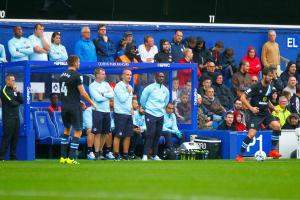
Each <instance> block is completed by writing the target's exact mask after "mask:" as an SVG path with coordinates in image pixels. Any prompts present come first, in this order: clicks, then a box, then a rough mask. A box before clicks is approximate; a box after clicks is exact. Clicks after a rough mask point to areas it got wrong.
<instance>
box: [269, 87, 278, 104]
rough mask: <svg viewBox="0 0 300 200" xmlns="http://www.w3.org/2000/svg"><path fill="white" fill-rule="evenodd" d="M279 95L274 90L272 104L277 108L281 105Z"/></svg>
mask: <svg viewBox="0 0 300 200" xmlns="http://www.w3.org/2000/svg"><path fill="white" fill-rule="evenodd" d="M278 98H279V97H278V93H277V91H276V90H272V93H271V100H270V101H271V103H272V104H273V106H277V105H278V104H279V102H278Z"/></svg>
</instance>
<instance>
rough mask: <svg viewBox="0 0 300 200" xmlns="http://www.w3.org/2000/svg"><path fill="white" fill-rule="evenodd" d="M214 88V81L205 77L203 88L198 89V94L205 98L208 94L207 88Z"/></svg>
mask: <svg viewBox="0 0 300 200" xmlns="http://www.w3.org/2000/svg"><path fill="white" fill-rule="evenodd" d="M210 87H212V81H211V78H210V77H209V76H205V77H204V78H203V82H202V87H198V89H197V92H198V94H200V95H202V96H204V95H205V93H206V90H207V88H210Z"/></svg>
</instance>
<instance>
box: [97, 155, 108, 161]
mask: <svg viewBox="0 0 300 200" xmlns="http://www.w3.org/2000/svg"><path fill="white" fill-rule="evenodd" d="M96 160H106V158H105V157H104V156H103V155H99V156H98V157H97V158H96Z"/></svg>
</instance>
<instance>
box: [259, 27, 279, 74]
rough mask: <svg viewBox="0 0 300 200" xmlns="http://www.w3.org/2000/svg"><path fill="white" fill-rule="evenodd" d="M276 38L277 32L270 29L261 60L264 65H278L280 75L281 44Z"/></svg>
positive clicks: (277, 69)
mask: <svg viewBox="0 0 300 200" xmlns="http://www.w3.org/2000/svg"><path fill="white" fill-rule="evenodd" d="M275 40H276V32H275V31H274V30H270V31H269V32H268V41H267V42H266V43H265V44H264V45H263V47H262V51H261V60H262V63H263V65H264V67H270V66H271V65H274V66H275V67H276V71H277V75H278V76H279V75H280V72H281V69H280V52H279V45H278V44H277V42H276V41H275Z"/></svg>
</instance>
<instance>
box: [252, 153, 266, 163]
mask: <svg viewBox="0 0 300 200" xmlns="http://www.w3.org/2000/svg"><path fill="white" fill-rule="evenodd" d="M254 158H255V160H256V161H264V160H266V158H267V155H266V153H265V152H264V151H257V152H256V153H255V154H254Z"/></svg>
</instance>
